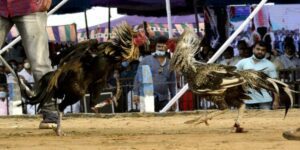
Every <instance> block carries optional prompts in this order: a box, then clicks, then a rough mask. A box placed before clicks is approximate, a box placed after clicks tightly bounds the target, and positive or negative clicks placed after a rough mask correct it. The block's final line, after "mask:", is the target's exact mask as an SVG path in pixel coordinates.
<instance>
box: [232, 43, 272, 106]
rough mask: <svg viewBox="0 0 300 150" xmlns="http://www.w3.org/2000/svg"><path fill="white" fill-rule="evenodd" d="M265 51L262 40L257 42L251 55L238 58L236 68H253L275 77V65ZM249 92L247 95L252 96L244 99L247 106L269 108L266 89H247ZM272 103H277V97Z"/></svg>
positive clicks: (269, 103)
mask: <svg viewBox="0 0 300 150" xmlns="http://www.w3.org/2000/svg"><path fill="white" fill-rule="evenodd" d="M266 52H267V46H266V44H265V43H264V42H259V43H257V44H255V45H254V48H253V56H252V57H249V58H245V59H242V60H240V61H239V62H238V63H237V64H236V67H237V69H238V70H247V69H253V70H257V71H262V72H264V73H265V74H267V75H268V76H270V77H271V78H277V72H276V69H275V66H274V64H273V63H272V62H270V61H269V60H267V59H266V58H265V55H266ZM249 91H250V92H251V94H249V96H250V97H251V98H252V99H251V100H249V101H245V103H246V107H247V108H260V109H271V103H272V97H271V96H270V94H269V93H268V92H267V91H266V90H261V91H260V92H261V93H262V94H260V93H259V92H257V91H255V90H254V89H250V90H249ZM275 100H276V101H274V104H276V105H277V104H278V101H277V97H276V99H275Z"/></svg>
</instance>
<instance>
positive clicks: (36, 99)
mask: <svg viewBox="0 0 300 150" xmlns="http://www.w3.org/2000/svg"><path fill="white" fill-rule="evenodd" d="M113 36H114V37H113V38H112V39H111V41H109V42H104V43H98V42H97V40H89V41H85V42H82V43H79V44H78V45H77V46H76V48H75V49H74V50H73V51H72V52H70V53H69V54H67V55H66V56H65V57H64V58H63V59H62V60H61V61H60V65H59V68H58V69H57V70H56V71H53V72H49V73H47V74H46V75H44V76H43V78H42V79H41V80H40V81H39V83H38V87H39V88H38V89H39V90H38V91H36V94H35V96H33V97H29V98H28V99H29V101H28V102H27V103H29V104H37V103H39V104H40V105H39V108H41V107H42V106H43V105H44V104H45V103H46V102H47V101H51V100H52V99H55V98H63V100H62V102H61V103H60V104H59V105H58V113H59V118H58V122H57V128H56V133H57V135H62V134H63V133H62V131H61V119H62V112H63V110H64V109H65V108H66V107H67V106H68V105H72V104H74V103H76V102H77V101H78V100H80V99H81V98H82V97H83V96H84V95H85V93H87V92H90V93H91V94H92V100H91V105H92V106H96V103H95V102H96V100H97V99H99V95H100V91H101V90H102V89H103V88H105V86H106V83H107V80H108V78H109V77H110V76H113V73H114V71H115V70H118V69H119V68H120V67H119V66H120V63H121V62H122V61H129V62H130V61H132V60H136V59H138V57H139V46H141V45H143V44H144V43H145V42H146V38H145V36H144V35H142V34H140V33H137V32H134V31H133V30H132V28H131V27H130V25H128V24H127V23H122V24H121V25H119V26H117V27H116V28H115V29H114V30H113ZM119 88H120V86H119V84H118V81H117V92H116V93H117V94H116V95H117V96H116V97H118V96H119V95H120V90H119Z"/></svg>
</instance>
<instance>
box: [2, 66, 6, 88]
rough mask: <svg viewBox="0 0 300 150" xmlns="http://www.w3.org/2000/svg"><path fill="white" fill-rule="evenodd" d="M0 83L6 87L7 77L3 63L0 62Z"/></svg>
mask: <svg viewBox="0 0 300 150" xmlns="http://www.w3.org/2000/svg"><path fill="white" fill-rule="evenodd" d="M0 85H2V86H4V87H6V88H7V78H6V74H5V67H4V66H3V64H2V63H1V64H0Z"/></svg>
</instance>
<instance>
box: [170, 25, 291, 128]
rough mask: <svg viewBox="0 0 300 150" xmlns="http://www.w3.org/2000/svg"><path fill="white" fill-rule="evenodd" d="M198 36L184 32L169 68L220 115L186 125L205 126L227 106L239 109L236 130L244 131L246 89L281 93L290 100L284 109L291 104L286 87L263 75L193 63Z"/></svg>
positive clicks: (230, 67)
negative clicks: (243, 116) (213, 105)
mask: <svg viewBox="0 0 300 150" xmlns="http://www.w3.org/2000/svg"><path fill="white" fill-rule="evenodd" d="M200 42H201V41H200V39H199V37H198V36H197V35H196V34H195V33H194V32H193V31H191V30H186V31H185V32H184V33H183V34H182V35H181V37H180V39H179V41H178V44H177V46H176V50H175V53H174V55H173V57H172V59H171V61H170V65H171V69H173V70H176V71H178V72H181V73H182V74H183V75H184V77H185V79H187V82H188V85H189V88H190V89H191V90H192V91H193V92H194V93H196V94H199V95H201V96H202V97H203V98H205V99H206V100H209V101H212V102H213V103H215V104H216V105H217V107H218V108H219V109H220V110H223V111H220V112H216V113H212V114H209V115H210V116H207V117H206V119H201V117H200V118H196V119H193V120H190V121H187V122H186V123H201V122H205V123H207V119H211V118H212V117H213V116H216V115H219V114H222V113H224V112H225V110H228V108H230V107H236V108H238V112H239V113H238V117H237V119H236V121H235V125H234V127H235V131H236V132H243V128H241V127H240V123H239V121H240V118H241V117H242V114H241V113H242V112H243V111H244V109H245V104H244V101H245V100H250V99H251V98H250V97H249V96H248V95H247V94H249V89H254V90H256V91H258V92H260V90H261V89H266V90H268V91H271V92H274V93H276V94H279V92H281V91H284V92H285V93H286V94H287V95H288V96H289V98H290V101H287V102H286V105H287V108H286V113H287V110H288V108H289V107H290V106H291V105H292V102H293V97H292V95H291V92H295V91H293V90H291V89H290V88H289V87H288V85H287V84H285V83H283V82H281V81H279V80H276V79H272V78H269V77H268V76H267V75H266V74H264V73H262V72H258V71H254V70H244V71H238V70H236V67H234V66H225V65H219V64H205V63H200V62H198V61H196V60H195V58H194V54H195V53H197V52H198V50H199V45H200Z"/></svg>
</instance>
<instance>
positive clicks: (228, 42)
mask: <svg viewBox="0 0 300 150" xmlns="http://www.w3.org/2000/svg"><path fill="white" fill-rule="evenodd" d="M267 1H268V0H262V1H261V2H260V3H259V4H258V5H257V6H256V8H255V9H254V10H253V12H251V14H250V15H249V16H248V18H247V19H246V20H245V21H244V22H243V23H242V24H241V25H240V26H239V27H238V29H237V30H236V31H235V32H234V33H233V34H232V35H231V36H230V37H229V38H228V39H227V40H226V42H225V43H224V44H223V45H222V46H221V47H220V49H219V50H218V51H217V52H216V53H215V54H214V55H213V57H212V58H211V59H209V61H208V62H207V63H214V62H215V61H216V60H217V59H218V58H219V57H220V56H221V54H222V53H223V52H224V51H225V50H226V48H227V47H228V46H229V45H230V44H231V43H232V41H233V40H234V39H235V38H236V37H237V36H238V35H239V34H240V33H241V32H242V30H243V29H244V28H245V27H246V25H248V24H249V22H250V21H251V20H252V19H253V17H254V16H255V15H256V14H257V13H258V11H259V10H260V9H261V8H262V7H263V6H264V4H265V3H266V2H267ZM188 88H189V86H188V84H186V85H184V87H183V88H182V89H181V90H180V91H179V92H178V93H177V94H176V95H175V96H174V97H173V98H172V99H171V100H170V101H169V103H168V104H167V105H166V106H165V107H164V108H163V109H162V110H161V111H160V113H164V112H166V111H167V110H169V109H170V107H171V106H172V105H173V104H174V103H175V102H176V101H177V100H178V99H179V98H180V97H181V96H182V95H183V94H184V93H185V92H186V91H187V90H188Z"/></svg>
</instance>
